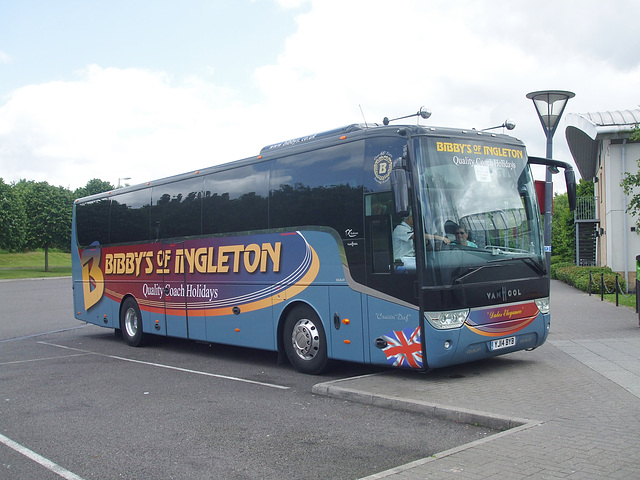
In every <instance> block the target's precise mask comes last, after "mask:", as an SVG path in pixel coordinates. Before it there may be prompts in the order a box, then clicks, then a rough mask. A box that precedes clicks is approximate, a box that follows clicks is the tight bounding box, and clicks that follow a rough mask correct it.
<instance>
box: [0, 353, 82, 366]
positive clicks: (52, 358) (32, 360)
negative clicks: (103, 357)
mask: <svg viewBox="0 0 640 480" xmlns="http://www.w3.org/2000/svg"><path fill="white" fill-rule="evenodd" d="M86 355H90V354H89V353H74V354H73V355H62V356H60V357H47V358H30V359H29V360H14V361H13V362H0V366H1V365H16V364H18V363H30V362H44V361H49V360H58V359H60V358H73V357H83V356H86Z"/></svg>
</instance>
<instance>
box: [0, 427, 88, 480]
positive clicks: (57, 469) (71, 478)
mask: <svg viewBox="0 0 640 480" xmlns="http://www.w3.org/2000/svg"><path fill="white" fill-rule="evenodd" d="M0 443H3V444H4V445H6V446H7V447H9V448H12V449H13V450H15V451H16V452H18V453H21V454H22V455H24V456H25V457H27V458H29V459H31V460H33V461H34V462H36V463H39V464H40V465H42V466H43V467H44V468H46V469H47V470H51V471H52V472H53V473H55V474H57V475H60V476H61V477H62V478H66V479H67V480H84V479H83V478H82V477H79V476H78V475H76V474H75V473H73V472H70V471H69V470H67V469H66V468H63V467H61V466H60V465H58V464H57V463H54V462H52V461H51V460H49V459H48V458H45V457H43V456H42V455H39V454H37V453H36V452H34V451H33V450H29V449H28V448H27V447H25V446H23V445H20V444H19V443H18V442H14V441H13V440H11V439H10V438H7V437H5V436H4V435H2V434H1V433H0Z"/></svg>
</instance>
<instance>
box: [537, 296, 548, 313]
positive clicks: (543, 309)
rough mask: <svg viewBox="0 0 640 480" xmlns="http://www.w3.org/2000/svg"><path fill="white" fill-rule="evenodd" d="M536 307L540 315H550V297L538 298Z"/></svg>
mask: <svg viewBox="0 0 640 480" xmlns="http://www.w3.org/2000/svg"><path fill="white" fill-rule="evenodd" d="M536 305H537V307H538V310H540V313H549V297H544V298H536Z"/></svg>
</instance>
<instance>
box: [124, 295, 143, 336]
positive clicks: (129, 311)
mask: <svg viewBox="0 0 640 480" xmlns="http://www.w3.org/2000/svg"><path fill="white" fill-rule="evenodd" d="M120 331H121V332H122V337H123V338H124V341H125V342H127V345H130V346H132V347H140V346H142V344H143V342H144V334H143V333H142V317H141V316H140V308H138V303H137V302H136V301H135V300H134V299H133V298H127V299H126V300H125V301H124V303H123V304H122V308H121V309H120Z"/></svg>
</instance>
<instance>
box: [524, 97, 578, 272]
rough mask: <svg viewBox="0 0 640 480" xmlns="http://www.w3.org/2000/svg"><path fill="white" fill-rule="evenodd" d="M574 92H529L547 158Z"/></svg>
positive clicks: (547, 225) (549, 194) (547, 193)
mask: <svg viewBox="0 0 640 480" xmlns="http://www.w3.org/2000/svg"><path fill="white" fill-rule="evenodd" d="M575 96H576V94H575V93H573V92H567V91H566V90H542V91H539V92H531V93H527V98H528V99H530V100H533V104H534V106H535V107H536V112H537V113H538V118H539V119H540V123H541V124H542V128H543V130H544V134H545V135H546V137H547V158H551V157H552V156H553V134H554V133H556V128H558V124H559V123H560V117H562V113H563V112H564V108H565V107H566V106H567V102H568V101H569V99H570V98H573V97H575ZM552 175H553V172H552V171H551V170H550V167H547V171H546V176H545V185H544V251H545V256H546V260H547V272H548V271H549V267H550V266H551V204H552V202H553V180H552Z"/></svg>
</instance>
